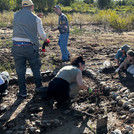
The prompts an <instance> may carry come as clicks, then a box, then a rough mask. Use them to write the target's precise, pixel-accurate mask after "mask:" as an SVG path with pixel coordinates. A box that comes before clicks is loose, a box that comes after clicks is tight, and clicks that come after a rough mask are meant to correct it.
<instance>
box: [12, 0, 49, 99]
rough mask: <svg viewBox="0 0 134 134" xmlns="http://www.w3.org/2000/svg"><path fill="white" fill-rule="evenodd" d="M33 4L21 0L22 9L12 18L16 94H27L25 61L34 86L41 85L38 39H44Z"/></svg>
mask: <svg viewBox="0 0 134 134" xmlns="http://www.w3.org/2000/svg"><path fill="white" fill-rule="evenodd" d="M33 11H34V4H33V2H32V0H22V9H21V10H20V11H18V12H16V13H15V14H14V20H13V38H12V40H13V46H12V55H13V58H14V61H15V68H16V72H17V76H18V84H19V92H18V94H17V95H18V96H19V97H23V98H25V97H26V96H27V90H26V84H25V73H26V61H28V63H29V65H30V67H31V69H32V72H33V76H34V81H35V85H36V88H39V87H41V86H42V78H41V74H40V68H41V60H40V57H39V40H38V35H39V37H40V38H41V39H43V40H44V41H46V39H47V36H46V33H45V32H44V29H43V26H42V22H41V19H40V18H39V17H38V16H36V15H35V14H33V13H32V12H33Z"/></svg>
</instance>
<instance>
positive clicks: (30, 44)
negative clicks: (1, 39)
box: [13, 43, 33, 47]
mask: <svg viewBox="0 0 134 134" xmlns="http://www.w3.org/2000/svg"><path fill="white" fill-rule="evenodd" d="M13 45H14V46H18V47H21V46H32V45H33V44H32V43H29V44H25V45H18V44H13Z"/></svg>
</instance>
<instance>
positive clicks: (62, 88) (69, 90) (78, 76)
mask: <svg viewBox="0 0 134 134" xmlns="http://www.w3.org/2000/svg"><path fill="white" fill-rule="evenodd" d="M84 67H85V61H84V60H83V57H82V56H77V57H75V58H74V59H73V60H72V63H71V65H67V66H65V67H63V68H61V69H60V70H59V72H58V73H57V75H56V76H55V77H54V78H53V79H52V80H51V81H50V83H49V86H48V94H47V97H48V98H49V99H51V98H53V99H54V100H56V101H57V104H58V105H60V104H62V103H64V102H67V101H68V100H69V99H70V98H73V97H76V96H77V95H78V93H79V90H80V89H84V90H88V89H89V88H88V87H87V86H86V85H85V84H84V83H83V82H82V71H83V70H84Z"/></svg>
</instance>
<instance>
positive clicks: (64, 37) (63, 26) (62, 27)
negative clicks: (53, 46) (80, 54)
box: [52, 5, 70, 62]
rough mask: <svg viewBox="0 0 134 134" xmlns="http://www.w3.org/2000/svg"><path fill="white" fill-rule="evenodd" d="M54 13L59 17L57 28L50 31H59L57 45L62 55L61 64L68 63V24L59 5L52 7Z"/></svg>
mask: <svg viewBox="0 0 134 134" xmlns="http://www.w3.org/2000/svg"><path fill="white" fill-rule="evenodd" d="M54 11H55V13H56V14H57V15H58V16H59V20H58V28H54V29H52V31H56V30H59V32H60V36H59V41H58V44H59V46H60V50H61V53H62V62H66V61H69V58H70V54H69V51H68V49H67V43H68V37H69V23H68V19H67V17H66V15H65V14H63V13H62V11H61V7H60V6H59V5H56V6H54Z"/></svg>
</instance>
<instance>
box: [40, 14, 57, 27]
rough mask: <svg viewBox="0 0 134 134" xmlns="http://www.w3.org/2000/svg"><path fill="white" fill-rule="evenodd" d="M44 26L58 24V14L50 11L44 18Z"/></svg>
mask: <svg viewBox="0 0 134 134" xmlns="http://www.w3.org/2000/svg"><path fill="white" fill-rule="evenodd" d="M42 23H43V26H51V27H53V26H54V25H57V24H58V16H57V15H56V14H54V13H49V14H48V15H47V16H46V17H43V18H42Z"/></svg>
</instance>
